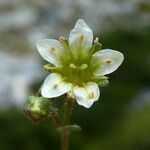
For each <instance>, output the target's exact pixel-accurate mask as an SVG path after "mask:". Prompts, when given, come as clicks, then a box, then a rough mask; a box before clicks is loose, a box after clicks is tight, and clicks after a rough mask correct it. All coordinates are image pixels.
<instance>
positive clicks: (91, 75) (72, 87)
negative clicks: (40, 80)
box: [37, 19, 124, 108]
mask: <svg viewBox="0 0 150 150" xmlns="http://www.w3.org/2000/svg"><path fill="white" fill-rule="evenodd" d="M92 43H93V32H92V30H91V29H90V28H89V27H88V25H87V24H86V23H85V22H84V21H83V20H82V19H79V20H78V21H77V22H76V24H75V27H74V29H73V30H72V31H71V33H70V35H69V41H68V40H67V39H65V38H62V37H61V38H60V39H59V41H57V40H54V39H44V40H41V41H39V42H37V49H38V51H39V53H40V54H41V56H42V57H43V58H44V59H45V60H46V61H48V62H49V63H50V64H49V65H46V66H45V68H46V69H47V70H49V71H50V72H51V74H50V75H49V76H48V77H47V78H46V80H45V81H44V84H43V86H42V90H41V94H42V96H43V97H46V98H53V97H57V96H60V95H63V94H64V93H67V92H70V91H71V92H72V93H73V94H74V97H75V99H76V101H77V102H78V104H79V105H82V106H84V107H86V108H89V107H91V105H92V104H93V103H94V102H95V101H97V100H98V99H99V96H100V90H99V88H98V85H105V84H106V83H108V80H107V77H105V76H104V75H106V74H109V73H112V72H114V71H115V70H116V69H117V68H118V67H119V66H120V65H121V63H122V61H123V59H124V56H123V54H122V53H120V52H118V51H115V50H111V49H104V50H101V49H100V48H101V47H100V46H101V44H100V43H98V39H96V40H95V42H94V44H93V45H92Z"/></svg>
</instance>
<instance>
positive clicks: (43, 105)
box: [23, 96, 51, 124]
mask: <svg viewBox="0 0 150 150" xmlns="http://www.w3.org/2000/svg"><path fill="white" fill-rule="evenodd" d="M50 104H51V102H50V101H49V100H48V99H46V98H44V97H37V96H29V97H28V98H27V100H26V102H25V105H24V109H23V112H24V114H25V115H26V117H27V118H28V119H30V120H31V121H32V122H34V123H37V124H38V123H41V122H43V121H44V120H46V119H47V118H48V114H49V106H50Z"/></svg>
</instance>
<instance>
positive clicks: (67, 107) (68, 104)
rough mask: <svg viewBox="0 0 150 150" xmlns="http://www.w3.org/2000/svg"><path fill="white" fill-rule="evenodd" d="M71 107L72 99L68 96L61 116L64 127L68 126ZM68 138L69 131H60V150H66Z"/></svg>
mask: <svg viewBox="0 0 150 150" xmlns="http://www.w3.org/2000/svg"><path fill="white" fill-rule="evenodd" d="M72 105H73V98H72V97H71V96H69V95H68V96H67V98H66V101H65V104H64V116H63V126H64V127H65V126H67V125H69V124H70V117H71V111H72ZM69 138H70V131H69V130H67V129H64V130H62V132H61V150H68V145H69Z"/></svg>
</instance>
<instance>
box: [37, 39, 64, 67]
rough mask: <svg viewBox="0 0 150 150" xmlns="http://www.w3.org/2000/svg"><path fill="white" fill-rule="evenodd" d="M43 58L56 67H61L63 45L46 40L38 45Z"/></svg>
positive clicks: (52, 40) (55, 41)
mask: <svg viewBox="0 0 150 150" xmlns="http://www.w3.org/2000/svg"><path fill="white" fill-rule="evenodd" d="M36 46H37V49H38V51H39V53H40V54H41V56H42V57H43V58H44V59H45V60H47V61H48V62H50V63H52V64H54V65H55V66H60V62H59V57H60V54H61V52H62V49H63V47H62V45H61V44H60V42H59V41H57V40H54V39H44V40H40V41H38V42H37V43H36Z"/></svg>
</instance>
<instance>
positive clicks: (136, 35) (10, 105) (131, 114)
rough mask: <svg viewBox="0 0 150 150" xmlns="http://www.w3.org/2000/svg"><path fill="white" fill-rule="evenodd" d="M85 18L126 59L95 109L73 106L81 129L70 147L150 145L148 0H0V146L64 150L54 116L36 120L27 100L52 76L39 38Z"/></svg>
mask: <svg viewBox="0 0 150 150" xmlns="http://www.w3.org/2000/svg"><path fill="white" fill-rule="evenodd" d="M79 18H82V19H84V20H85V21H86V22H87V24H88V25H89V26H90V27H91V28H92V29H93V32H94V36H95V37H99V39H100V41H101V43H102V44H103V48H111V49H114V50H119V51H121V52H122V53H123V54H124V56H125V60H124V62H123V64H122V66H121V67H120V68H119V69H118V70H117V71H116V72H114V73H113V74H110V75H108V76H109V78H110V79H109V81H110V85H109V86H107V87H104V88H101V97H100V100H99V101H97V102H95V103H94V105H93V106H92V107H91V108H90V109H85V108H83V107H81V106H79V105H77V103H75V104H74V109H73V120H72V122H73V123H77V124H78V125H80V126H81V127H82V131H81V132H79V133H74V134H72V136H71V143H70V149H71V150H120V149H122V150H149V149H150V2H149V1H148V0H147V1H146V0H137V1H131V0H126V1H123V0H120V1H119V0H105V1H104V0H99V1H97V0H89V1H88V2H87V1H85V0H77V1H73V0H72V1H71V0H64V1H61V0H43V1H36V0H25V1H24V0H13V1H12V0H0V150H16V149H21V150H31V149H36V150H46V149H51V150H58V149H59V147H60V146H59V135H58V133H57V132H56V128H55V127H54V126H53V124H52V122H51V121H50V120H49V121H47V122H45V123H42V124H41V125H35V124H33V123H31V122H30V121H29V120H27V119H26V117H25V116H24V114H23V112H22V105H23V103H24V102H25V99H26V97H27V95H29V94H30V95H32V94H35V91H36V90H37V89H38V86H39V85H40V84H41V83H42V82H43V80H44V78H45V77H46V76H47V75H48V74H47V72H45V71H44V70H43V69H42V65H43V64H45V63H46V62H45V61H43V60H42V58H41V57H40V56H39V54H38V52H37V51H36V48H35V42H36V40H38V39H43V38H58V36H65V37H68V34H69V32H70V30H71V29H72V28H73V26H74V23H75V22H76V20H77V19H79ZM61 98H63V97H60V98H58V100H57V103H59V102H60V103H61V104H62V102H63V101H62V100H61Z"/></svg>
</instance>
